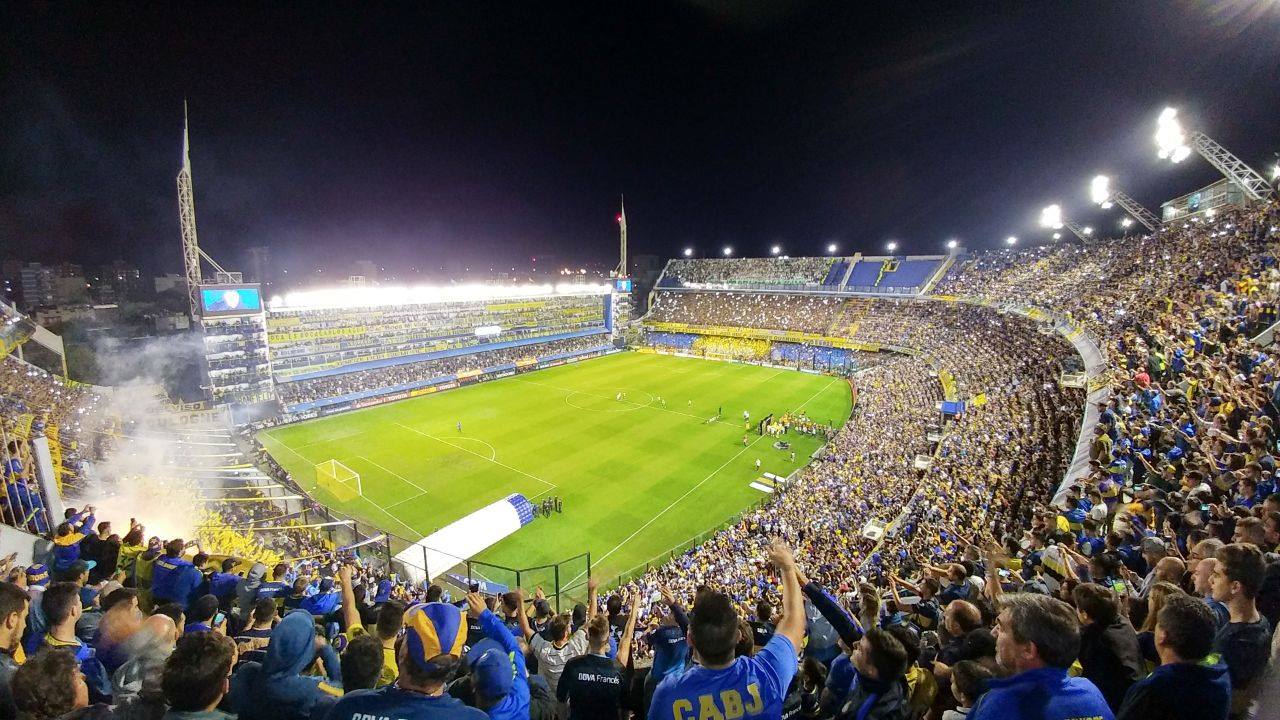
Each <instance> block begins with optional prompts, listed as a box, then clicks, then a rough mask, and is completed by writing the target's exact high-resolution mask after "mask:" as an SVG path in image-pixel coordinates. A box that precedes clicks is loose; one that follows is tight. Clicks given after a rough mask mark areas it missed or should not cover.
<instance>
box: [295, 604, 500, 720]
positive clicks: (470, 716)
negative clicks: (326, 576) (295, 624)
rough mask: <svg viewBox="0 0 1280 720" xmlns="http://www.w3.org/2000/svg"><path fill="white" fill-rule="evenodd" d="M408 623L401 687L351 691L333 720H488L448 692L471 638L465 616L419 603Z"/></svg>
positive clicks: (440, 606) (400, 653) (407, 617)
mask: <svg viewBox="0 0 1280 720" xmlns="http://www.w3.org/2000/svg"><path fill="white" fill-rule="evenodd" d="M291 617H292V615H291ZM287 619H288V618H286V620H287ZM404 625H405V636H404V640H403V641H402V642H401V643H400V647H399V649H398V650H397V653H396V658H397V660H398V673H399V678H398V679H397V680H396V682H395V684H393V685H386V686H384V687H380V688H378V689H377V690H357V691H355V692H352V693H348V694H347V695H346V696H344V697H343V698H342V699H341V700H339V701H338V703H337V705H335V706H334V707H333V709H332V711H330V715H329V717H330V718H334V719H335V720H337V719H340V718H382V717H387V718H431V719H432V720H436V719H439V720H485V718H487V717H488V716H487V715H485V713H484V712H483V711H481V710H477V709H475V708H468V707H467V706H465V705H463V704H462V703H461V702H459V701H458V700H457V699H456V698H453V697H450V696H449V695H448V693H446V692H445V683H446V682H447V681H448V679H449V676H450V675H452V674H453V671H454V670H455V669H456V668H457V666H458V659H459V657H460V655H461V652H462V643H463V641H465V640H466V624H465V623H464V622H463V619H462V612H461V611H460V610H459V609H458V608H456V607H454V606H452V605H445V604H443V603H429V604H424V605H415V606H413V607H411V608H409V610H408V612H406V613H405V623H404Z"/></svg>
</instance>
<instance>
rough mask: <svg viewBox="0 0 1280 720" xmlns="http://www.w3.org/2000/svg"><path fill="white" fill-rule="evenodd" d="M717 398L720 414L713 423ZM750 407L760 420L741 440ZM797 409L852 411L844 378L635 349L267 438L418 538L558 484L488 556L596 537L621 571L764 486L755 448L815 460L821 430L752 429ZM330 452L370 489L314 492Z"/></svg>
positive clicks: (529, 559)
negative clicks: (554, 509)
mask: <svg viewBox="0 0 1280 720" xmlns="http://www.w3.org/2000/svg"><path fill="white" fill-rule="evenodd" d="M620 392H621V393H625V394H626V395H625V399H624V400H622V401H619V400H617V399H616V398H617V395H618V393H620ZM659 397H661V398H662V399H663V400H665V401H666V405H665V407H664V406H663V405H662V404H661V403H660V402H659V400H658V398H659ZM719 407H723V408H724V419H723V420H722V421H720V422H717V423H712V424H707V423H706V420H707V418H709V417H711V416H712V415H714V414H715V413H716V411H717V408H719ZM743 410H747V411H749V412H750V413H751V419H752V428H753V431H752V433H751V434H750V436H749V437H748V443H749V444H748V446H747V447H745V448H744V447H743V443H742V438H743V421H742V412H743ZM797 410H804V411H805V412H807V413H808V415H809V417H811V418H813V419H814V420H817V421H819V422H828V421H832V422H836V423H843V422H844V421H845V419H846V418H847V417H848V416H849V412H850V392H849V386H848V383H847V382H845V381H844V380H843V379H841V378H832V377H826V376H820V375H810V374H807V373H800V372H795V371H791V370H777V369H774V368H766V367H757V366H753V365H740V364H736V363H727V362H714V361H708V360H696V359H690V358H678V357H670V356H663V355H651V354H643V353H631V352H626V353H618V354H615V355H610V356H606V357H602V358H598V359H594V360H588V361H584V362H580V363H576V364H572V365H564V366H560V367H555V368H550V369H547V370H539V371H536V372H532V373H525V374H521V375H517V376H514V377H509V378H505V379H502V380H497V381H493V382H487V383H482V384H477V385H472V386H468V387H464V388H459V389H456V390H451V391H448V392H444V393H440V394H438V395H427V396H423V397H418V398H413V399H410V400H404V401H401V402H397V403H393V404H389V405H382V406H378V407H373V408H367V409H364V410H357V411H354V412H350V413H345V414H342V415H336V416H333V417H328V418H322V419H317V420H311V421H307V422H303V423H298V424H295V425H288V426H284V427H279V428H275V429H273V430H269V431H266V432H264V433H262V434H261V435H259V438H260V439H261V441H262V442H263V444H264V445H265V446H266V447H267V449H268V450H269V451H270V452H271V453H272V455H273V456H274V457H275V458H276V459H277V460H278V461H279V462H280V463H281V464H283V465H284V466H285V467H286V468H287V469H288V470H289V471H290V472H291V473H292V475H293V477H294V478H295V479H296V480H298V481H299V483H300V484H302V485H303V486H304V487H306V488H307V489H308V490H311V491H313V492H314V493H315V495H314V496H315V497H316V499H317V500H320V501H322V502H327V503H330V504H332V506H333V507H335V508H336V509H338V510H341V511H343V512H346V513H349V514H351V515H353V516H355V517H358V518H361V519H364V520H367V521H368V522H370V523H372V524H374V525H377V526H379V527H381V528H382V529H384V530H386V531H388V532H391V533H393V534H395V535H398V536H400V537H403V538H407V539H409V540H411V541H414V540H418V539H419V538H421V537H424V536H426V535H428V534H430V533H431V532H433V531H434V530H436V529H438V528H440V527H441V526H443V525H446V524H448V523H450V522H453V521H454V520H457V519H458V518H460V517H463V516H464V515H466V514H468V513H470V512H472V511H474V510H477V509H479V508H481V507H483V506H485V505H488V504H489V503H492V502H494V501H495V500H499V499H501V498H503V497H505V496H507V495H508V494H510V493H513V492H519V493H523V494H524V495H525V496H527V497H529V498H530V499H534V500H536V499H538V498H541V497H543V496H544V495H547V494H554V495H559V496H560V497H562V498H563V499H564V513H563V514H559V515H553V516H552V517H551V518H549V519H538V520H535V521H534V522H533V523H532V524H530V525H527V526H525V527H524V528H522V529H521V530H520V531H519V532H518V533H516V534H515V535H513V536H511V537H509V538H507V539H506V540H504V541H502V542H501V543H499V544H497V545H495V546H493V547H492V548H490V549H489V550H487V551H485V552H484V553H483V554H482V555H480V556H479V558H478V559H480V560H484V561H488V562H492V563H497V564H501V565H506V566H509V567H530V566H533V565H539V564H543V563H548V562H556V561H559V560H562V559H565V558H567V557H570V556H573V555H576V554H578V553H581V552H583V551H586V550H589V551H590V552H591V554H592V561H593V563H594V565H595V569H594V571H593V574H596V575H598V576H603V577H612V576H614V575H618V574H621V573H625V572H628V571H629V570H631V569H633V568H635V567H636V566H639V565H643V564H644V563H646V562H648V561H650V560H652V559H654V558H656V557H658V556H660V555H662V554H664V553H665V552H667V551H668V550H670V549H671V548H673V547H675V546H677V545H679V544H681V543H684V542H687V541H688V540H690V539H692V538H694V537H696V536H697V535H699V534H701V533H703V532H705V531H707V530H709V529H712V528H714V527H716V526H718V525H720V524H721V523H723V522H724V521H725V520H727V519H728V518H730V517H732V516H733V515H735V514H736V513H738V512H739V511H741V510H742V509H744V508H746V507H748V506H750V505H752V504H754V503H756V502H758V501H760V500H761V499H763V498H765V497H766V495H765V494H763V493H762V492H760V491H759V490H756V489H753V488H752V487H750V483H751V482H752V481H753V480H755V479H756V478H757V477H759V473H757V472H756V470H755V461H756V459H757V458H759V459H760V460H761V461H762V463H763V464H762V468H761V472H772V473H775V474H777V475H783V476H785V475H787V474H789V473H790V472H791V471H792V470H794V469H795V468H796V467H798V466H799V465H802V464H804V463H805V462H807V461H808V459H809V455H810V454H811V453H812V452H813V451H814V450H815V449H817V447H818V446H819V445H820V441H818V440H817V439H814V438H811V437H807V436H803V435H799V434H796V433H790V434H788V436H787V438H786V439H787V440H789V441H790V442H791V443H792V447H793V449H794V450H795V453H796V460H795V462H791V461H790V460H789V457H790V453H788V452H783V451H780V450H777V449H775V448H774V447H773V439H772V438H766V437H761V436H759V435H757V434H756V433H755V432H754V427H755V423H756V422H757V421H759V420H760V419H761V418H763V417H764V416H765V415H767V414H768V413H770V412H772V413H776V414H782V413H783V412H788V411H797ZM458 422H461V423H462V432H459V431H458V429H457V427H456V423H458ZM329 459H337V460H338V461H339V462H341V463H343V464H345V465H347V466H348V467H350V468H352V469H354V470H355V471H356V472H358V473H360V476H361V483H362V486H363V492H364V497H362V498H356V499H354V500H351V501H350V502H345V503H344V502H336V501H335V499H334V498H333V497H332V496H329V495H327V493H325V492H324V491H322V490H317V489H315V487H314V483H315V475H316V473H315V464H316V463H318V462H323V461H325V460H329Z"/></svg>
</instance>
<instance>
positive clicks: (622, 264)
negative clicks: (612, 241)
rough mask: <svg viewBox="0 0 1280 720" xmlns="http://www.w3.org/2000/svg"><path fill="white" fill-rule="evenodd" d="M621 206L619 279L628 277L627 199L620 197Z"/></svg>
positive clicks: (619, 216)
mask: <svg viewBox="0 0 1280 720" xmlns="http://www.w3.org/2000/svg"><path fill="white" fill-rule="evenodd" d="M618 200H619V202H621V206H620V208H619V210H618V245H619V248H618V256H619V260H618V277H620V278H624V277H626V276H627V199H626V198H625V197H622V196H619V198H618Z"/></svg>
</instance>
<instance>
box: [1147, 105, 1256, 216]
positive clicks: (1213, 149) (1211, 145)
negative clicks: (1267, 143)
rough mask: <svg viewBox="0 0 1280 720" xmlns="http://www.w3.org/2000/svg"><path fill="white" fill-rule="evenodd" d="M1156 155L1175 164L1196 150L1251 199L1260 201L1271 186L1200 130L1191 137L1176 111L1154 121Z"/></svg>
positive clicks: (1170, 110) (1169, 111)
mask: <svg viewBox="0 0 1280 720" xmlns="http://www.w3.org/2000/svg"><path fill="white" fill-rule="evenodd" d="M1155 140H1156V154H1157V155H1159V156H1160V157H1161V158H1165V159H1168V160H1171V161H1173V162H1175V163H1177V162H1182V161H1183V160H1186V159H1187V157H1188V156H1190V155H1191V151H1192V150H1195V151H1196V152H1198V153H1200V157H1203V158H1204V159H1205V160H1206V161H1207V162H1208V163H1209V164H1210V165H1212V166H1214V167H1215V168H1217V170H1218V172H1220V173H1222V175H1223V177H1225V178H1227V179H1228V180H1230V181H1231V182H1233V183H1235V184H1236V185H1238V186H1239V187H1240V190H1241V191H1243V192H1244V194H1245V195H1246V196H1247V197H1248V198H1249V199H1250V200H1255V201H1260V200H1262V199H1263V198H1265V197H1266V196H1268V195H1270V194H1271V186H1270V185H1268V184H1267V181H1266V180H1265V179H1264V178H1263V177H1262V176H1261V175H1259V174H1258V173H1257V171H1255V170H1254V169H1253V168H1251V167H1249V166H1248V165H1246V164H1245V162H1244V161H1243V160H1241V159H1240V158H1238V157H1236V156H1235V155H1233V154H1231V152H1230V151H1229V150H1227V149H1226V148H1224V147H1222V146H1221V145H1219V144H1218V143H1217V142H1216V141H1214V140H1213V139H1212V138H1210V137H1209V136H1208V135H1205V134H1204V133H1202V132H1200V131H1199V130H1195V131H1193V132H1192V133H1191V134H1190V136H1188V135H1187V133H1186V131H1185V130H1183V128H1182V123H1181V122H1179V121H1178V111H1177V110H1174V109H1173V108H1170V107H1167V108H1165V109H1164V110H1163V111H1161V113H1160V117H1159V118H1158V119H1157V120H1156V136H1155Z"/></svg>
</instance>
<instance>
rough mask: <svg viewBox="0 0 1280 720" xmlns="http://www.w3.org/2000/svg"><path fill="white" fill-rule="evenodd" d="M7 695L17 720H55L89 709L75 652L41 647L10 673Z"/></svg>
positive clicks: (87, 696)
mask: <svg viewBox="0 0 1280 720" xmlns="http://www.w3.org/2000/svg"><path fill="white" fill-rule="evenodd" d="M9 692H10V694H12V696H13V703H14V706H15V707H16V708H17V718H18V720H56V719H57V718H65V717H67V716H68V715H70V714H71V713H72V712H74V711H76V710H80V709H83V708H87V707H89V688H88V686H87V685H86V684H85V678H84V675H83V674H82V673H81V672H80V668H79V666H78V661H77V660H76V655H75V653H74V652H72V651H71V650H69V649H67V648H44V649H42V650H41V651H40V652H38V653H36V655H35V657H33V658H30V659H28V660H27V662H26V663H24V664H23V665H22V666H21V667H19V668H18V669H17V671H16V672H14V674H13V679H12V680H11V681H10V687H9Z"/></svg>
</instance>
